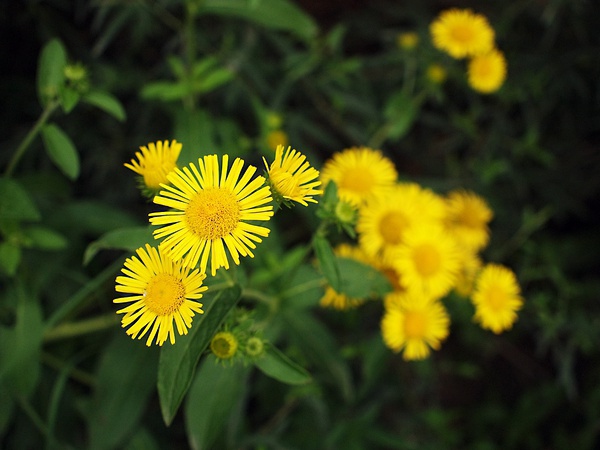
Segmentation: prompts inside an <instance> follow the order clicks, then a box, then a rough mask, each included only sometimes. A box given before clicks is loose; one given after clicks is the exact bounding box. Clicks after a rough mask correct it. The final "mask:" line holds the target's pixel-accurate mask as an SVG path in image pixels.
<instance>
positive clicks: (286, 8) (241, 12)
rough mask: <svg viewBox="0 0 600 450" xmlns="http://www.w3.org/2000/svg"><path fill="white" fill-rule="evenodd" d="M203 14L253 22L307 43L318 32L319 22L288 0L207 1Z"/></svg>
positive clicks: (202, 6) (201, 9) (202, 9)
mask: <svg viewBox="0 0 600 450" xmlns="http://www.w3.org/2000/svg"><path fill="white" fill-rule="evenodd" d="M199 12H200V13H214V14H219V15H222V16H235V17H240V18H244V19H246V20H250V21H252V22H254V23H257V24H259V25H263V26H266V27H268V28H271V29H274V30H286V31H289V32H291V33H293V34H295V35H296V36H298V37H301V38H303V39H306V40H310V39H312V38H314V37H315V36H316V34H317V32H318V27H317V24H316V22H315V21H314V20H313V18H312V17H310V16H309V15H308V14H306V13H305V12H304V11H303V10H302V9H300V8H299V7H298V6H296V5H295V4H294V3H293V2H291V1H288V0H204V1H203V2H202V3H201V7H200V8H199Z"/></svg>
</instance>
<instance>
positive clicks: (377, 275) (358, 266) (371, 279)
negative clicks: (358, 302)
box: [337, 256, 391, 299]
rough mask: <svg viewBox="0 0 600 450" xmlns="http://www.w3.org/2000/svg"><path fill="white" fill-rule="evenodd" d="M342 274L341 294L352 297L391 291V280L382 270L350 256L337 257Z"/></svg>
mask: <svg viewBox="0 0 600 450" xmlns="http://www.w3.org/2000/svg"><path fill="white" fill-rule="evenodd" d="M337 264H338V267H339V270H340V274H341V281H340V290H339V291H337V292H339V293H340V294H345V295H347V296H348V297H350V298H357V299H364V298H369V297H381V296H383V295H384V294H386V293H388V292H389V291H391V285H390V282H389V280H388V279H387V278H386V276H385V275H384V274H382V273H381V272H380V271H378V270H376V269H374V268H373V267H371V266H368V265H366V264H363V263H361V262H359V261H356V260H354V259H350V258H344V257H339V256H338V257H337Z"/></svg>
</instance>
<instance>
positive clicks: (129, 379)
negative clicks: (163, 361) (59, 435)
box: [88, 330, 158, 450]
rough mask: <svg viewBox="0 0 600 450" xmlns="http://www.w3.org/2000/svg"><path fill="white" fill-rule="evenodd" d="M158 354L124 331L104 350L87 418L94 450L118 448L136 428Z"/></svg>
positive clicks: (153, 382)
mask: <svg viewBox="0 0 600 450" xmlns="http://www.w3.org/2000/svg"><path fill="white" fill-rule="evenodd" d="M157 353H158V352H157V349H155V348H148V347H146V346H145V345H143V344H142V343H140V342H139V341H136V340H133V339H131V338H130V337H129V336H127V335H126V334H125V332H124V331H123V330H119V333H117V334H116V335H115V338H114V339H113V340H112V341H111V342H110V343H109V344H108V345H107V346H106V347H105V348H104V349H103V352H102V359H101V360H100V365H99V367H98V370H97V374H96V385H95V388H94V393H93V397H92V404H91V406H92V407H91V409H90V415H89V418H88V424H89V438H90V443H89V448H90V449H91V450H104V449H113V448H119V445H120V444H121V443H122V442H123V441H124V440H125V438H126V437H127V436H128V434H130V433H132V432H133V430H135V429H136V425H137V423H138V422H139V420H140V418H141V417H142V414H143V413H144V408H145V407H146V404H147V402H148V400H149V398H150V396H151V394H152V392H153V390H154V386H155V382H156V360H157Z"/></svg>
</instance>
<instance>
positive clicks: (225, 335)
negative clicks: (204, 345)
mask: <svg viewBox="0 0 600 450" xmlns="http://www.w3.org/2000/svg"><path fill="white" fill-rule="evenodd" d="M238 346H239V343H238V340H237V338H236V337H235V335H234V334H233V333H230V332H229V331H220V332H218V333H217V334H215V335H214V337H213V338H212V340H211V341H210V351H211V352H213V354H214V355H215V356H216V357H217V358H219V359H231V358H233V357H234V356H235V354H236V353H237V349H238Z"/></svg>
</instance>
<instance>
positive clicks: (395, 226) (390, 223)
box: [379, 211, 409, 245]
mask: <svg viewBox="0 0 600 450" xmlns="http://www.w3.org/2000/svg"><path fill="white" fill-rule="evenodd" d="M408 224H409V221H408V218H407V217H406V215H404V214H402V213H401V212H398V211H391V212H389V213H387V214H386V215H384V216H383V217H382V218H381V220H380V221H379V232H380V233H381V236H382V237H383V240H384V241H385V242H386V243H387V244H391V245H397V244H399V243H400V242H402V235H403V233H404V231H405V230H406V228H407V227H408Z"/></svg>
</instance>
